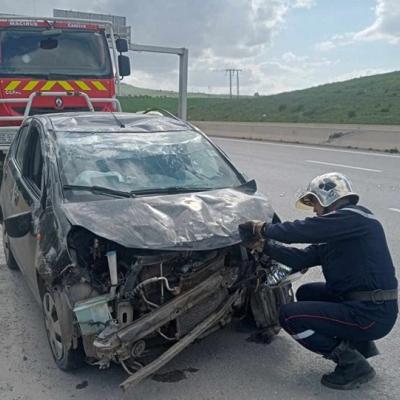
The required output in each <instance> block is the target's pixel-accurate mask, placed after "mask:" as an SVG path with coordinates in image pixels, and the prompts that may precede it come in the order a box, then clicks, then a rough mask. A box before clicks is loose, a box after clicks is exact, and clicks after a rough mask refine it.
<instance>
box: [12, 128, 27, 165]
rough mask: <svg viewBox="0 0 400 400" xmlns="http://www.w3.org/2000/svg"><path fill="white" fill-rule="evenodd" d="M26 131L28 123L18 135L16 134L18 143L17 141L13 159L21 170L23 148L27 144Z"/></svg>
mask: <svg viewBox="0 0 400 400" xmlns="http://www.w3.org/2000/svg"><path fill="white" fill-rule="evenodd" d="M28 132H29V125H26V126H24V127H23V128H22V129H21V131H20V133H19V135H18V138H17V140H18V143H17V150H16V152H15V160H16V162H17V164H18V166H19V168H20V169H21V170H22V163H23V159H24V154H25V150H26V147H27V144H28V137H29V136H28Z"/></svg>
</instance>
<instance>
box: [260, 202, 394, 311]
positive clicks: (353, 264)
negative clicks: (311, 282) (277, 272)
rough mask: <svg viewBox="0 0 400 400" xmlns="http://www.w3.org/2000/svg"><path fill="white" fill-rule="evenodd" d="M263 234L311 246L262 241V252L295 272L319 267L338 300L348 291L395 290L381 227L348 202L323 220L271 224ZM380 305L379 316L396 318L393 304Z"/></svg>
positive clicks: (363, 208)
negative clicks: (387, 315) (297, 246)
mask: <svg viewBox="0 0 400 400" xmlns="http://www.w3.org/2000/svg"><path fill="white" fill-rule="evenodd" d="M265 236H267V237H268V238H270V239H275V240H277V241H279V242H283V243H311V245H310V246H308V247H306V248H304V249H297V248H293V247H288V246H283V245H281V244H278V243H273V242H272V243H271V242H268V243H267V245H266V246H265V252H266V253H267V254H268V255H270V256H271V257H272V258H274V259H275V260H277V261H279V262H281V263H283V264H285V265H288V266H290V267H292V268H293V269H294V270H295V271H298V270H301V269H304V268H308V267H313V266H316V265H321V266H322V271H323V274H324V276H325V279H326V286H327V289H328V290H329V291H331V292H332V294H333V295H337V297H338V299H339V298H340V296H342V295H344V294H346V293H349V292H354V291H366V290H368V291H369V290H376V289H395V288H397V279H396V277H395V269H394V266H393V262H392V259H391V256H390V252H389V249H388V245H387V242H386V237H385V233H384V231H383V227H382V225H381V223H380V222H379V221H378V220H377V218H376V217H375V216H374V215H373V214H372V213H371V211H370V210H368V209H367V208H365V207H362V206H358V205H357V206H356V205H350V204H348V205H345V206H343V207H342V208H339V209H337V210H335V211H332V212H330V213H327V214H325V215H323V216H315V217H312V218H306V219H305V220H302V221H299V220H296V221H293V222H283V223H279V224H271V225H269V226H267V228H266V230H265ZM351 303H358V305H359V306H360V307H361V308H365V307H367V308H371V307H372V305H375V304H374V303H371V302H351ZM362 303H364V304H362ZM386 303H390V304H386V307H383V308H385V310H386V311H385V314H386V313H389V314H397V312H398V311H397V302H396V301H390V302H386ZM355 305H356V306H357V304H355ZM372 308H374V307H372ZM375 308H376V307H375ZM380 308H381V309H382V307H380ZM381 311H383V310H381ZM380 314H381V316H382V312H381V313H380Z"/></svg>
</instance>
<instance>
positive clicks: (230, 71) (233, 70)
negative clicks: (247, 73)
mask: <svg viewBox="0 0 400 400" xmlns="http://www.w3.org/2000/svg"><path fill="white" fill-rule="evenodd" d="M240 72H242V70H241V69H237V68H226V69H225V73H226V74H229V97H231V98H232V80H233V78H234V77H235V74H236V95H237V97H239V93H240V91H239V86H240V84H239V73H240Z"/></svg>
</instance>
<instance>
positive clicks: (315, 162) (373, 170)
mask: <svg viewBox="0 0 400 400" xmlns="http://www.w3.org/2000/svg"><path fill="white" fill-rule="evenodd" d="M306 161H307V162H309V163H313V164H322V165H330V166H333V167H342V168H351V169H360V170H361V171H369V172H382V171H381V170H380V169H371V168H362V167H353V166H352V165H345V164H334V163H328V162H324V161H315V160H306Z"/></svg>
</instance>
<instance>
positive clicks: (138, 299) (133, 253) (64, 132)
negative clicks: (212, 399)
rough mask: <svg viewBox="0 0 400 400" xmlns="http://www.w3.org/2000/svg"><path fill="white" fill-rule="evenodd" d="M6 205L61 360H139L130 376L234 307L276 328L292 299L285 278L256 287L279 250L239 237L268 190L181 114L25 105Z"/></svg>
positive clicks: (8, 246) (8, 242) (11, 248)
mask: <svg viewBox="0 0 400 400" xmlns="http://www.w3.org/2000/svg"><path fill="white" fill-rule="evenodd" d="M0 206H1V218H2V222H3V243H4V251H5V255H6V260H7V264H8V266H9V267H10V268H12V269H18V268H19V269H20V270H21V271H22V272H23V274H24V276H25V278H26V280H27V282H28V284H29V286H30V287H31V289H32V291H33V293H34V295H35V297H36V298H37V300H38V301H39V302H40V303H41V304H42V306H43V311H44V317H45V322H46V330H47V333H48V338H49V343H50V347H51V350H52V353H53V356H54V359H55V361H56V363H57V365H58V366H59V367H60V368H62V369H71V368H74V367H76V366H78V365H79V363H80V362H81V361H82V360H86V361H87V362H90V363H92V364H97V365H99V366H100V367H107V366H108V365H109V364H110V362H112V361H114V362H118V363H121V364H122V365H123V366H124V368H125V369H127V370H128V371H130V372H133V371H136V370H138V371H137V372H136V373H135V374H134V375H132V376H131V377H130V378H129V379H128V380H127V381H126V382H124V383H123V387H124V388H125V387H126V386H128V385H129V384H133V383H137V382H138V381H140V380H141V379H143V378H144V377H145V376H147V375H149V374H151V373H153V372H154V371H155V370H156V369H157V368H159V367H160V366H162V365H163V364H165V363H166V362H168V360H169V359H171V358H172V357H173V356H174V355H176V354H177V353H178V352H179V351H181V350H182V349H183V348H185V347H186V346H187V345H189V344H190V343H191V342H193V341H194V340H195V339H197V338H199V337H202V336H204V335H206V334H207V333H209V332H211V331H212V330H214V329H216V328H217V327H221V326H223V325H224V324H227V323H229V322H230V321H231V319H232V317H233V315H234V314H235V313H236V314H238V315H242V316H244V315H249V314H251V315H252V317H253V318H254V319H255V322H256V325H257V326H258V328H259V329H261V330H262V331H263V332H264V333H265V334H266V335H267V336H272V335H274V334H276V333H277V332H278V331H279V326H278V319H277V309H278V307H279V305H280V304H282V303H284V302H287V301H291V295H290V285H287V286H283V287H280V288H277V289H274V290H271V289H268V288H266V287H262V285H261V286H260V285H257V289H256V290H255V289H251V288H250V289H249V286H250V287H251V284H250V283H251V282H252V279H253V278H254V277H255V276H257V277H258V278H260V277H261V276H262V275H263V274H265V273H266V272H267V271H268V268H270V266H271V263H272V260H269V259H268V258H267V257H265V256H261V255H260V254H259V253H257V252H255V253H252V252H249V251H247V250H246V249H244V248H243V247H242V246H240V238H239V234H238V229H237V226H238V224H239V223H241V222H244V221H246V220H250V219H258V220H266V221H269V222H271V221H272V220H273V218H274V212H273V210H272V208H271V206H270V205H269V203H268V200H267V199H266V198H265V197H264V196H262V195H260V194H259V193H258V192H257V191H256V186H255V183H254V182H253V181H250V182H249V181H247V179H246V178H245V176H244V175H243V174H241V173H240V172H239V171H238V170H237V169H236V168H235V167H234V166H233V165H232V163H231V162H230V160H229V159H228V158H227V156H226V155H225V154H224V153H223V152H222V151H221V150H220V149H218V147H216V146H215V145H214V144H212V143H211V141H210V140H209V139H208V138H207V137H206V136H205V135H204V134H203V133H202V132H200V131H199V130H198V129H197V128H195V127H193V126H192V125H190V124H188V123H186V122H183V121H181V120H177V119H174V118H170V117H164V116H160V115H144V114H127V113H117V114H112V113H76V114H75V113H69V114H52V115H40V116H34V117H30V118H28V119H27V120H26V121H25V122H24V124H23V125H22V126H21V128H20V130H19V132H18V134H17V135H16V138H15V140H14V142H13V143H12V145H11V148H10V151H9V153H8V155H7V158H6V160H5V165H4V175H3V182H2V186H1V191H0ZM256 280H257V279H256ZM157 357H158V358H157ZM144 365H146V366H144Z"/></svg>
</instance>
